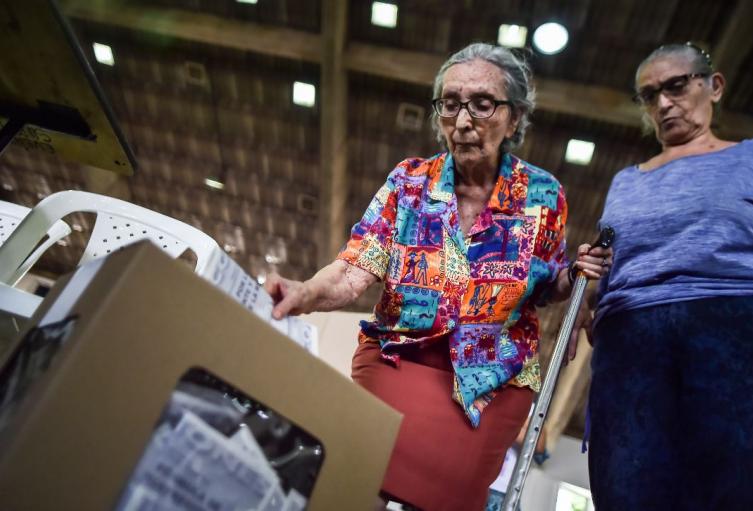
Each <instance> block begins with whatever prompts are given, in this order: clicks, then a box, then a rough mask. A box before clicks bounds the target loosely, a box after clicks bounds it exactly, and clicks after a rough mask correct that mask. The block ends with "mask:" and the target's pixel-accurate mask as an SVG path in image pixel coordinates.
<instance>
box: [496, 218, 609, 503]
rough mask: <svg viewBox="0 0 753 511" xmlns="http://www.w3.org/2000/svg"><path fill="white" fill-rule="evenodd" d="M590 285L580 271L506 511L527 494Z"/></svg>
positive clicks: (604, 243)
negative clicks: (535, 456) (527, 483)
mask: <svg viewBox="0 0 753 511" xmlns="http://www.w3.org/2000/svg"><path fill="white" fill-rule="evenodd" d="M614 235H615V233H614V229H612V228H611V227H609V226H607V227H604V228H603V229H602V230H601V232H600V233H599V239H597V240H596V242H595V243H594V244H593V246H595V247H596V246H599V247H604V248H609V246H610V245H612V242H613V241H614ZM587 284H588V280H587V279H586V276H585V275H584V274H583V272H582V271H579V272H578V276H577V278H576V279H575V283H574V284H573V290H572V292H571V294H570V305H569V306H568V308H567V313H566V314H565V318H564V319H563V320H562V326H561V327H560V331H559V334H557V342H556V344H555V346H554V353H552V360H551V362H550V363H549V371H547V373H546V378H544V384H543V385H542V386H541V392H540V393H539V398H538V399H537V400H536V406H535V407H534V408H533V415H532V417H531V420H530V421H529V423H528V429H527V430H526V436H525V439H524V440H523V446H522V448H521V451H520V456H518V461H517V462H516V463H515V469H514V470H513V473H512V479H511V480H510V485H509V486H508V488H507V493H506V494H505V501H504V503H503V504H502V509H503V511H518V506H519V505H520V496H521V495H522V493H523V485H524V484H525V481H526V477H527V476H528V469H530V468H531V459H532V458H533V452H534V449H535V448H536V443H537V442H538V441H539V436H540V435H541V428H542V427H543V425H544V418H545V417H546V413H547V411H548V410H549V404H550V403H551V401H552V394H554V387H555V385H556V384H557V378H558V377H559V373H560V368H561V367H562V358H563V357H564V356H565V351H566V350H567V345H568V342H569V339H570V334H571V333H572V331H573V325H574V324H575V318H576V317H577V316H578V310H579V309H580V304H581V302H582V301H583V293H584V292H585V290H586V285H587Z"/></svg>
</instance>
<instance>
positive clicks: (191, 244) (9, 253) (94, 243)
mask: <svg viewBox="0 0 753 511" xmlns="http://www.w3.org/2000/svg"><path fill="white" fill-rule="evenodd" d="M75 212H88V213H95V214H96V215H97V220H96V222H95V225H94V229H93V230H92V234H91V237H90V238H89V244H88V245H87V246H86V248H85V250H84V254H83V256H82V257H81V261H80V262H79V264H83V263H85V262H87V261H90V260H92V259H95V258H98V257H103V256H106V255H107V254H109V253H111V252H113V251H115V250H117V249H119V248H122V247H124V246H126V245H129V244H131V243H134V242H136V241H140V240H143V239H149V240H151V241H152V242H153V243H155V244H156V245H157V246H158V247H160V248H161V249H162V250H164V251H165V252H167V253H168V254H169V255H170V256H172V257H178V256H179V255H181V254H182V253H183V252H184V251H185V250H186V249H187V248H190V249H191V250H193V251H194V253H196V268H195V270H194V271H195V272H196V273H197V274H199V275H203V272H204V270H205V268H206V266H207V264H208V263H209V260H210V257H211V254H212V253H213V252H214V251H215V250H220V248H219V245H217V242H215V241H214V240H213V239H212V238H211V237H209V236H208V235H206V234H204V233H203V232H201V231H200V230H198V229H196V228H195V227H193V226H191V225H188V224H185V223H183V222H181V221H180V220H176V219H174V218H170V217H168V216H165V215H162V214H160V213H157V212H154V211H151V210H149V209H146V208H142V207H141V206H137V205H135V204H131V203H129V202H126V201H122V200H120V199H115V198H112V197H106V196H104V195H97V194H94V193H89V192H81V191H75V190H69V191H65V192H58V193H54V194H52V195H50V196H48V197H46V198H45V199H44V200H42V201H41V202H40V203H39V204H37V205H36V206H34V208H32V210H31V211H30V212H29V213H28V215H26V217H25V218H24V220H23V221H22V222H21V224H20V225H19V226H18V227H17V228H16V229H15V231H14V232H13V233H12V234H11V236H10V237H9V238H8V240H7V241H6V242H5V244H3V246H0V282H3V283H6V284H9V285H14V284H15V283H16V282H17V280H13V279H14V278H15V275H16V269H17V268H19V267H20V266H21V265H22V264H23V262H24V261H25V260H26V257H27V256H28V254H29V253H31V252H32V250H33V249H34V247H35V246H36V245H37V243H39V241H40V239H42V238H43V237H44V234H45V233H46V232H47V230H48V229H49V228H50V227H51V226H52V225H53V224H54V223H55V222H56V221H58V220H59V219H61V218H63V217H64V216H66V215H69V214H71V213H75Z"/></svg>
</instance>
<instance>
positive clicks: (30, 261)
mask: <svg viewBox="0 0 753 511" xmlns="http://www.w3.org/2000/svg"><path fill="white" fill-rule="evenodd" d="M29 211H31V208H27V207H26V206H21V205H19V204H13V203H12V202H5V201H0V247H2V246H3V244H4V243H5V241H6V240H7V239H8V238H9V237H10V235H11V233H12V232H13V231H15V230H16V228H17V227H18V226H19V225H20V224H21V221H22V220H23V219H24V218H25V217H26V215H28V214H29ZM70 233H71V228H70V227H68V224H67V223H65V222H63V221H62V220H58V221H56V222H54V223H53V224H52V225H51V226H50V228H49V229H47V231H46V232H45V233H43V234H42V238H44V234H46V235H47V239H45V240H44V241H43V242H42V243H41V244H39V246H37V247H36V248H35V249H34V251H33V252H31V254H29V255H28V257H27V258H26V259H25V260H24V261H23V262H22V263H21V265H19V267H18V268H17V269H16V272H15V273H14V276H13V278H12V280H13V282H14V283H15V282H18V281H19V280H21V277H23V276H24V275H26V272H27V271H29V268H31V267H32V266H34V263H36V262H37V260H38V259H39V258H40V257H42V254H44V252H45V251H46V250H47V249H48V248H50V247H51V246H52V245H54V244H55V243H57V242H58V241H59V240H60V239H62V238H65V237H66V236H68V235H69V234H70ZM42 238H40V239H42ZM37 241H39V240H37Z"/></svg>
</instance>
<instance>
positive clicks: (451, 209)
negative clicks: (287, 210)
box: [265, 44, 609, 511]
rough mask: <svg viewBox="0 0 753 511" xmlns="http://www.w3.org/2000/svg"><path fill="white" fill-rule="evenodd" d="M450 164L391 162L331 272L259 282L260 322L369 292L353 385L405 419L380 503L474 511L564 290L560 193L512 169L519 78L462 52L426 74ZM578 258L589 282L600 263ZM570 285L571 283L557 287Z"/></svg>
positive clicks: (593, 256) (524, 97) (524, 71)
mask: <svg viewBox="0 0 753 511" xmlns="http://www.w3.org/2000/svg"><path fill="white" fill-rule="evenodd" d="M434 94H435V98H436V99H434V100H433V106H434V110H435V116H434V121H435V123H436V125H437V128H438V132H439V134H441V140H442V141H443V142H444V143H445V144H446V146H447V148H448V149H449V152H445V153H441V154H438V155H436V156H433V157H431V158H429V159H419V158H412V159H408V160H405V161H403V162H401V163H399V164H398V165H397V167H396V168H395V169H394V170H393V171H392V172H391V173H390V175H389V176H388V178H387V182H386V183H385V184H384V186H382V188H381V189H380V190H379V191H378V192H377V194H376V196H375V197H374V199H373V201H372V202H371V204H370V205H369V207H368V209H367V210H366V213H365V214H364V216H363V218H362V219H361V221H360V222H358V223H357V224H356V225H355V227H353V231H352V234H351V237H350V240H349V241H348V243H347V245H346V246H345V248H344V249H343V251H342V252H341V253H340V254H339V255H338V257H337V260H336V261H335V262H333V263H332V264H330V265H328V266H326V267H325V268H323V269H322V270H320V271H319V272H318V273H317V274H316V275H315V276H314V277H313V278H311V279H310V280H307V281H306V282H302V283H301V282H293V281H290V280H286V279H282V278H280V277H278V276H270V277H269V278H268V280H267V282H266V284H265V285H266V288H267V290H268V291H269V292H270V294H271V295H272V296H273V297H274V298H275V300H276V301H277V302H278V303H277V305H276V307H275V310H274V314H275V315H276V316H277V317H281V316H283V315H285V314H299V313H305V312H311V311H314V310H333V309H338V308H340V307H343V306H345V305H347V304H349V303H351V302H352V301H353V300H355V299H356V298H357V297H358V296H359V295H361V294H362V293H363V292H364V291H365V290H366V288H368V287H369V286H370V285H371V284H374V283H375V282H377V281H379V280H381V281H383V282H384V292H383V294H382V298H381V300H380V302H379V303H378V304H377V305H376V307H375V309H374V316H373V319H372V320H371V321H368V322H362V324H361V333H360V336H359V346H358V349H357V350H356V353H355V355H354V357H353V366H352V367H353V369H352V374H353V379H354V380H355V381H356V382H358V383H359V384H361V385H362V386H364V387H365V388H366V389H368V390H369V391H371V392H373V393H374V394H376V395H377V396H379V397H380V398H381V399H383V400H384V401H386V402H387V403H388V404H390V405H391V406H393V407H394V408H395V409H397V410H399V411H400V412H402V413H403V414H404V419H403V423H402V426H401V430H400V434H399V437H398V440H397V443H396V446H395V450H394V451H393V455H392V459H391V461H390V465H389V468H388V471H387V474H386V476H385V479H384V482H383V487H382V488H383V495H384V496H385V497H387V498H391V499H393V500H396V501H400V502H403V503H407V504H410V505H411V506H413V507H417V508H420V509H425V510H431V511H433V510H442V509H447V510H457V509H467V510H473V509H482V508H483V507H484V502H485V500H486V497H487V494H488V487H489V484H490V483H491V482H492V481H493V480H494V478H495V477H496V476H497V474H498V473H499V469H500V465H501V464H502V461H503V460H504V457H505V452H506V450H507V448H508V447H509V446H510V445H511V444H512V442H513V440H514V439H515V436H516V435H517V434H518V431H519V430H520V428H521V425H522V424H523V422H524V421H525V419H526V416H527V415H528V411H529V408H530V406H531V401H532V398H533V393H534V391H535V390H537V389H538V387H539V364H538V359H537V353H538V342H539V336H538V323H537V320H536V312H535V305H536V304H540V303H544V302H545V301H551V300H561V299H563V298H565V297H567V296H568V295H569V293H570V290H571V282H572V278H569V277H568V274H569V272H568V270H567V264H566V261H565V241H564V228H565V219H566V216H567V206H566V203H565V196H564V193H563V190H562V187H561V186H560V184H559V183H558V182H557V181H556V180H555V179H554V178H553V177H552V176H551V175H550V174H548V173H547V172H544V171H543V170H541V169H538V168H536V167H534V166H532V165H529V164H528V163H526V162H524V161H522V160H520V159H518V158H516V157H514V156H512V155H511V154H510V152H509V151H510V150H511V149H512V148H513V147H515V146H516V145H517V144H519V143H520V142H521V141H522V139H523V134H524V131H525V128H526V126H527V125H528V116H529V114H530V113H531V110H532V109H533V88H532V85H531V82H530V76H529V72H528V68H527V66H526V65H525V63H524V62H522V61H520V60H519V59H518V58H517V57H516V56H515V55H513V54H512V53H511V52H509V51H508V50H506V49H504V48H501V47H495V46H491V45H487V44H473V45H470V46H468V47H467V48H465V49H463V50H461V51H460V52H458V53H456V54H455V55H453V56H452V57H451V58H450V59H449V60H448V61H447V62H446V63H445V64H444V65H443V66H442V68H441V69H440V70H439V73H438V75H437V78H436V81H435V85H434ZM589 249H591V247H590V246H589V245H582V246H581V247H579V254H580V256H579V257H578V260H577V263H576V264H577V267H576V268H577V269H579V270H582V271H583V272H584V273H585V274H586V275H587V276H588V277H589V278H592V279H596V278H598V277H599V276H600V275H601V273H602V272H604V271H605V270H604V268H603V267H602V262H603V260H604V259H605V258H607V257H609V253H608V252H606V251H604V250H603V249H601V248H598V247H595V248H593V249H592V250H591V253H590V254H589V253H588V252H589ZM572 273H573V272H570V275H571V277H572Z"/></svg>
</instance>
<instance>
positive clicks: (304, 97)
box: [293, 82, 316, 107]
mask: <svg viewBox="0 0 753 511" xmlns="http://www.w3.org/2000/svg"><path fill="white" fill-rule="evenodd" d="M293 103H295V104H296V105H301V106H307V107H312V106H314V104H316V87H314V86H313V85H312V84H310V83H304V82H295V83H293Z"/></svg>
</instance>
